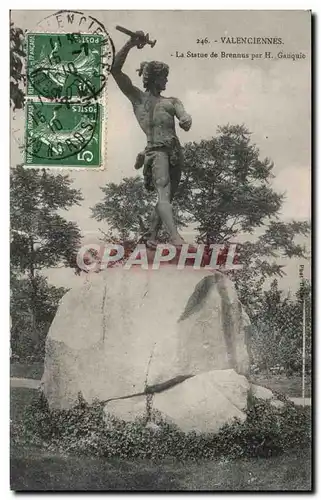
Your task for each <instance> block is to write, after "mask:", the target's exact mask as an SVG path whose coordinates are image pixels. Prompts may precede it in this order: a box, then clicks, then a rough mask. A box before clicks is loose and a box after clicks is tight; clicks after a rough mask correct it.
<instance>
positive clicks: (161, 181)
mask: <svg viewBox="0 0 321 500" xmlns="http://www.w3.org/2000/svg"><path fill="white" fill-rule="evenodd" d="M117 29H119V30H120V31H122V32H125V33H127V34H129V35H130V37H131V38H130V39H129V40H128V42H127V43H125V45H124V46H123V48H122V49H120V51H119V52H118V53H117V54H116V56H115V61H114V65H113V68H112V71H111V73H112V75H113V77H114V79H115V81H116V83H117V85H118V86H119V88H120V90H121V91H122V92H123V93H124V94H125V96H126V97H128V99H129V100H130V101H131V103H132V105H133V110H134V114H135V116H136V119H137V121H138V123H139V125H140V127H141V129H142V130H143V131H144V132H145V134H146V137H147V146H146V148H145V150H144V151H143V152H142V153H139V155H138V156H137V159H136V164H135V168H136V169H139V168H141V167H142V166H144V180H145V187H146V189H147V190H149V191H154V190H156V191H157V195H158V201H157V204H156V207H155V210H154V213H153V216H152V220H151V225H150V229H149V231H148V233H147V234H145V235H144V236H145V241H146V244H147V245H148V246H149V247H150V248H155V247H156V245H157V233H158V231H159V229H160V227H161V225H162V223H163V224H164V226H165V228H166V230H167V231H168V233H169V236H170V242H171V243H172V244H173V245H176V246H180V245H182V244H183V243H185V242H184V240H183V238H182V237H181V236H180V234H179V233H178V231H177V228H176V225H175V222H174V219H173V211H172V205H171V201H172V200H173V197H174V195H175V193H176V191H177V188H178V184H179V181H180V177H181V170H182V166H183V155H182V150H181V146H180V143H179V140H178V138H177V135H176V131H175V116H176V117H177V118H178V120H179V126H180V127H181V128H182V129H183V130H186V131H188V130H189V129H190V128H191V124H192V119H191V117H190V116H189V115H188V114H187V113H186V111H185V109H184V106H183V104H182V103H181V101H180V100H179V99H177V98H175V97H163V96H162V95H161V92H162V91H163V90H165V88H166V83H167V77H168V72H169V67H168V65H167V64H164V63H162V62H159V61H151V62H143V63H141V66H140V69H139V70H138V71H139V76H142V77H143V86H144V89H145V91H144V92H143V91H142V90H140V89H139V88H137V87H135V86H134V85H133V83H132V81H131V80H130V78H129V77H128V76H127V75H126V74H125V73H123V72H122V67H123V65H124V62H125V60H126V57H127V55H128V53H129V51H130V50H131V49H132V48H133V47H137V48H143V47H144V46H145V45H146V44H150V45H152V46H154V45H155V43H156V41H151V40H149V36H148V35H145V34H144V33H143V32H142V31H136V32H135V33H133V32H131V31H129V30H127V29H126V28H121V27H117Z"/></svg>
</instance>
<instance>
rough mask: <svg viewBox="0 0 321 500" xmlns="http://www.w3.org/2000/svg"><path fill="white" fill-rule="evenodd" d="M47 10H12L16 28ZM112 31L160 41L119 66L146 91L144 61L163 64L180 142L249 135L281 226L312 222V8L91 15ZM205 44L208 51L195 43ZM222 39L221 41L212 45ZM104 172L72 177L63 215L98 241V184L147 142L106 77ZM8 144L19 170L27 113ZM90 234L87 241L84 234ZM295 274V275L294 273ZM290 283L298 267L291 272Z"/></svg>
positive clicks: (116, 37)
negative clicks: (74, 191) (175, 103)
mask: <svg viewBox="0 0 321 500" xmlns="http://www.w3.org/2000/svg"><path fill="white" fill-rule="evenodd" d="M50 13H51V12H50V11H12V14H11V17H12V21H13V22H14V23H15V24H16V25H17V26H19V27H20V28H22V29H28V30H31V31H32V30H34V29H35V27H36V25H37V23H38V22H40V21H41V20H42V19H43V18H44V17H45V16H48V15H49V14H50ZM85 13H87V14H91V15H93V16H94V17H96V18H97V19H98V20H99V21H101V22H102V23H103V24H104V26H105V28H106V29H107V31H108V33H109V34H110V36H111V38H112V40H113V42H114V44H115V47H116V50H117V49H119V48H120V47H121V46H122V44H124V43H125V41H126V40H127V37H126V35H124V34H122V33H119V32H118V31H116V30H115V26H116V25H117V24H120V25H122V26H125V27H126V28H129V29H131V30H133V31H135V30H143V31H145V32H149V33H150V37H151V39H156V40H157V43H156V45H155V47H154V48H151V47H145V48H144V49H142V50H138V49H136V48H135V49H133V51H132V52H131V53H130V54H129V56H128V60H127V61H126V63H125V65H124V72H126V73H127V74H128V75H129V76H130V77H131V78H132V80H133V83H134V84H135V85H137V86H140V87H142V85H141V81H140V78H139V77H138V74H137V72H136V69H137V68H138V67H139V66H140V63H141V62H142V61H144V60H160V61H163V62H166V63H167V64H169V66H170V73H169V78H168V85H167V89H166V91H165V93H164V95H165V96H174V97H178V98H179V99H180V100H181V101H182V102H183V104H184V106H185V108H186V110H187V112H188V113H189V114H191V115H192V118H193V125H192V128H191V130H190V131H189V132H187V133H186V132H184V131H182V130H181V129H178V136H179V138H180V140H181V143H182V144H184V143H185V142H189V141H199V140H201V139H209V138H211V137H213V136H214V135H215V134H216V130H217V127H218V126H219V125H223V124H226V123H230V124H233V123H235V124H240V123H244V124H245V125H246V126H247V127H248V129H249V130H250V131H251V132H252V140H253V142H254V143H256V145H257V146H258V147H259V149H260V152H261V157H262V158H263V157H269V158H270V159H271V160H273V162H274V170H273V171H274V175H275V179H274V180H273V186H274V188H275V189H276V190H277V191H278V192H283V193H285V195H286V200H285V203H284V206H283V208H282V213H281V214H280V217H281V218H282V219H284V220H289V219H292V218H295V219H307V218H310V204H311V195H310V190H311V185H310V177H311V145H310V141H311V102H310V97H311V78H310V72H311V53H310V44H311V42H310V14H309V12H308V11H96V12H89V11H86V12H85ZM237 36H241V37H245V36H247V37H281V38H282V41H283V45H273V46H271V45H269V46H266V45H231V44H222V43H221V42H220V39H221V37H237ZM205 37H208V39H209V40H211V44H209V45H201V44H197V43H196V40H197V38H205ZM214 40H218V42H214ZM267 50H269V51H271V52H272V54H273V56H275V57H274V58H273V59H255V60H253V61H252V60H249V59H242V60H238V59H227V58H224V59H221V58H216V59H213V58H208V59H200V58H187V57H185V58H177V57H175V54H176V51H178V52H179V53H181V52H182V53H185V55H186V53H187V51H192V52H209V53H210V52H212V51H215V52H217V53H219V54H220V53H221V51H225V52H249V53H258V52H263V53H264V52H265V51H267ZM281 50H282V51H283V52H285V53H301V54H304V55H305V56H306V57H305V58H304V59H303V58H302V59H300V60H297V61H293V60H292V59H279V58H277V57H276V56H277V53H278V52H280V51H281ZM103 104H104V106H105V110H106V112H105V123H104V125H105V130H106V132H107V137H106V141H105V143H104V145H103V149H104V165H103V166H104V170H101V171H70V170H69V171H68V173H70V175H71V177H72V178H73V179H74V185H75V187H77V188H79V189H81V190H82V192H83V196H84V198H85V199H84V202H83V204H82V205H81V206H80V207H73V208H72V209H71V210H70V211H69V212H68V213H67V214H66V217H67V218H68V219H70V220H74V221H75V222H77V223H78V224H79V226H80V227H81V229H82V231H83V232H84V234H86V235H87V236H88V235H91V234H92V235H93V237H94V235H95V234H97V231H98V228H99V227H101V228H102V229H106V227H107V226H106V224H104V223H98V222H97V221H95V220H94V219H92V218H91V217H90V207H92V206H93V205H95V203H97V202H98V201H100V200H101V199H102V192H101V190H100V187H101V186H103V185H105V184H106V183H107V182H111V181H112V182H117V183H118V182H120V181H121V180H122V179H123V178H124V177H128V176H132V175H136V172H135V170H134V169H133V165H134V162H135V158H136V155H137V153H138V152H139V151H141V150H142V149H143V148H144V147H145V137H144V134H143V132H142V131H141V129H140V128H139V126H138V124H137V122H136V120H135V117H134V115H133V112H132V107H131V104H130V102H129V101H128V100H127V99H126V97H125V96H124V95H123V94H122V93H121V92H120V90H119V89H118V88H117V86H116V84H115V82H114V81H113V80H112V79H111V78H110V79H109V81H108V86H107V95H106V96H104V102H103ZM12 127H13V129H12V130H14V140H12V143H11V144H12V145H11V165H15V164H17V163H21V161H22V158H21V150H20V149H19V143H23V130H24V115H23V112H18V113H15V115H13V116H12ZM88 237H90V236H88ZM292 267H293V269H292ZM288 269H289V270H288V274H289V277H288V281H285V282H284V283H285V285H284V286H285V287H287V286H291V283H293V280H294V279H295V276H296V275H297V263H295V262H292V263H290V264H289V268H288Z"/></svg>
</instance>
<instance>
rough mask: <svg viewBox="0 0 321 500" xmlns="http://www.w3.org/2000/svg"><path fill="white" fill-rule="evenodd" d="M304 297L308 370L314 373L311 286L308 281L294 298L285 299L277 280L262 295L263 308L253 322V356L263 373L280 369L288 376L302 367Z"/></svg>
mask: <svg viewBox="0 0 321 500" xmlns="http://www.w3.org/2000/svg"><path fill="white" fill-rule="evenodd" d="M302 295H304V297H305V311H306V351H305V352H306V368H307V371H310V370H311V326H312V325H311V284H310V283H309V282H308V281H307V280H306V281H305V282H304V283H303V284H301V286H300V289H299V290H298V291H297V292H296V293H295V295H294V296H293V295H292V296H291V295H290V294H288V295H287V296H286V297H284V296H283V294H282V291H281V290H280V289H279V287H278V283H277V280H273V282H272V283H271V286H270V288H269V290H266V291H263V293H262V295H261V307H260V310H259V311H258V313H257V314H256V315H255V316H254V317H253V320H252V342H251V353H252V358H253V361H254V363H255V364H256V365H257V366H258V367H259V368H260V369H263V370H269V369H271V368H275V367H276V366H279V367H280V368H282V369H283V370H285V371H286V372H287V373H293V372H300V371H301V368H302V336H303V331H302V330H303V329H302V318H303V309H302V308H303V303H302V298H303V297H302Z"/></svg>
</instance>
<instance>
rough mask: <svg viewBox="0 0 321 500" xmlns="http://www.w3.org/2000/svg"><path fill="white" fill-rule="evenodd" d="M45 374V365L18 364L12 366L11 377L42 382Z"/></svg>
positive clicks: (14, 363)
mask: <svg viewBox="0 0 321 500" xmlns="http://www.w3.org/2000/svg"><path fill="white" fill-rule="evenodd" d="M42 374H43V363H42V362H40V363H29V364H28V363H18V362H13V363H11V364H10V377H18V378H33V379H36V380H40V379H41V377H42Z"/></svg>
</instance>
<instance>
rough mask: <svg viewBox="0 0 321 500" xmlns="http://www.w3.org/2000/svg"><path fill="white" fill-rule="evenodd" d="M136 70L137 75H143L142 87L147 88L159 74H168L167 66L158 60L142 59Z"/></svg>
mask: <svg viewBox="0 0 321 500" xmlns="http://www.w3.org/2000/svg"><path fill="white" fill-rule="evenodd" d="M137 71H138V75H139V76H142V75H143V85H144V88H145V89H147V90H148V89H149V87H150V86H151V85H153V84H154V83H155V81H156V80H157V78H158V77H159V76H161V75H162V76H163V75H164V76H167V75H168V72H169V66H168V65H167V64H165V63H163V62H160V61H149V62H147V61H144V62H142V63H141V65H140V68H139V69H138V70H137Z"/></svg>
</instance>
